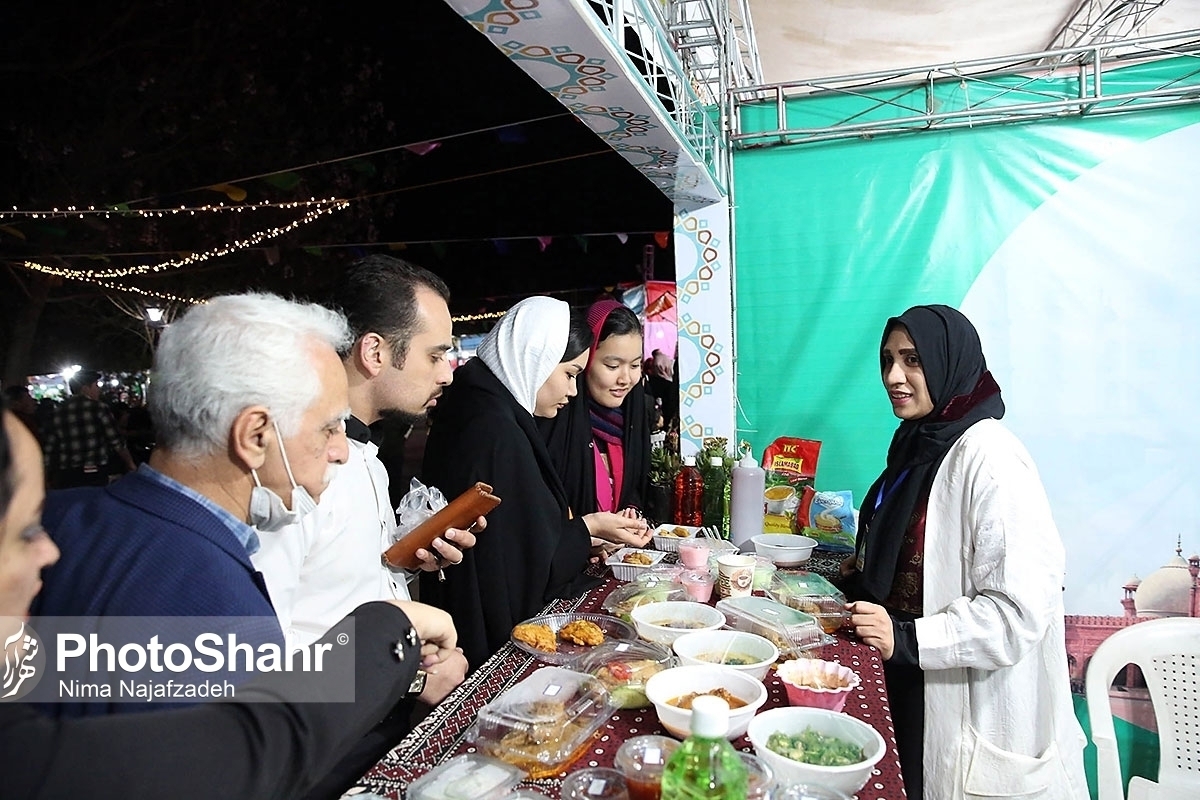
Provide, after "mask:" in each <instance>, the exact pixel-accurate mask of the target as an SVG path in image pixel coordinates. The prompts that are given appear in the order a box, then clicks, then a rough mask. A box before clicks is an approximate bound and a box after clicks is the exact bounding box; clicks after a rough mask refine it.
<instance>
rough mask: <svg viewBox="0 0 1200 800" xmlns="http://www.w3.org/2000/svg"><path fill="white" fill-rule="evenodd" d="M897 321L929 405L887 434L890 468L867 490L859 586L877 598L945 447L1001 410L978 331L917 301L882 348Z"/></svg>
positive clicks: (888, 587) (888, 583) (888, 584)
mask: <svg viewBox="0 0 1200 800" xmlns="http://www.w3.org/2000/svg"><path fill="white" fill-rule="evenodd" d="M897 326H903V327H904V328H906V329H907V330H908V335H909V337H910V338H911V339H912V340H913V344H915V345H916V348H917V354H918V355H919V356H920V358H921V367H922V369H923V371H924V373H925V384H926V386H927V387H928V389H929V395H930V398H931V399H932V400H933V411H932V412H931V413H929V414H928V415H926V416H925V417H922V418H921V419H919V420H904V421H903V422H901V423H900V427H898V428H897V429H896V432H895V434H893V435H892V443H891V446H889V447H888V455H887V467H886V468H885V469H884V471H883V474H881V475H880V476H879V477H878V478H877V479H876V480H875V483H873V484H872V485H871V488H870V489H869V490H868V491H867V496H866V498H865V499H864V500H863V503H862V509H861V511H860V513H859V534H858V551H859V553H860V555H861V560H862V562H863V569H862V573H861V574H860V575H859V576H858V579H857V580H858V589H859V591H860V593H862V594H864V595H865V596H866V597H867V598H869V599H872V600H875V601H876V602H881V601H882V600H883V599H884V598H886V597H887V596H888V595H890V594H891V592H892V580H893V578H894V577H895V574H896V562H897V559H898V558H899V555H900V546H901V544H902V542H903V540H904V533H905V531H906V530H907V529H908V526H909V522H910V518H911V517H912V515H913V511H914V509H915V508H916V507H917V505H918V503H919V502H920V501H921V500H922V498H924V497H927V496H928V493H929V488H930V486H931V485H932V484H933V478H934V476H935V475H936V474H937V470H938V467H939V466H940V465H941V463H942V459H943V458H945V457H946V453H947V452H948V451H949V450H950V448H951V447H952V446H953V445H954V443H955V442H957V441H958V438H959V437H960V436H962V435H963V433H964V432H965V431H966V430H967V429H968V428H970V427H971V426H972V425H974V424H975V423H976V422H979V421H980V420H982V419H988V418H992V419H1000V418H1002V417H1003V416H1004V401H1003V400H1001V399H1000V387H999V386H998V385H997V384H996V381H995V380H994V379H993V378H992V374H991V373H990V372H988V371H987V363H986V362H985V361H984V358H983V348H982V347H981V345H980V343H979V333H978V332H977V331H976V330H975V326H974V325H972V324H971V321H970V320H968V319H967V318H966V317H964V316H963V315H962V314H961V313H960V312H958V311H957V310H955V309H953V308H951V307H949V306H941V305H934V306H915V307H913V308H910V309H909V310H908V311H905V312H904V313H903V314H901V315H900V316H898V317H892V318H891V319H889V320H888V322H887V326H886V327H885V328H884V329H883V339H882V341H881V342H880V352H882V350H883V345H884V344H886V342H887V338H888V335H889V334H891V332H892V330H893V329H895V328H896V327H897Z"/></svg>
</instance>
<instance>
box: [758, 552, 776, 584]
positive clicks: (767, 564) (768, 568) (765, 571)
mask: <svg viewBox="0 0 1200 800" xmlns="http://www.w3.org/2000/svg"><path fill="white" fill-rule="evenodd" d="M778 571H779V568H778V567H776V566H775V562H774V561H772V560H771V559H769V558H767V557H766V556H755V557H754V591H756V592H757V591H766V590H767V589H769V588H770V586H771V581H772V579H773V578H774V577H775V573H776V572H778Z"/></svg>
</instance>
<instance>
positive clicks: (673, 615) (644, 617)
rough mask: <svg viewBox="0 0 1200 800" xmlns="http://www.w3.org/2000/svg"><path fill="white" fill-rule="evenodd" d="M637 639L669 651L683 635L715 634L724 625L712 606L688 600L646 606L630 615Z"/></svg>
mask: <svg viewBox="0 0 1200 800" xmlns="http://www.w3.org/2000/svg"><path fill="white" fill-rule="evenodd" d="M629 616H630V617H632V618H633V624H634V627H636V628H637V632H638V636H640V637H642V638H643V639H645V640H646V641H650V642H657V643H658V644H665V645H666V646H667V647H670V646H671V645H672V644H674V642H675V640H676V639H678V638H679V637H680V636H682V635H683V634H685V633H692V632H693V631H715V630H716V629H717V628H720V627H721V626H722V625H724V624H725V615H724V614H722V613H721V612H720V611H717V610H716V609H715V608H713V607H712V606H708V605H705V604H704V603H696V602H693V601H691V600H667V601H665V602H662V603H645V604H643V605H640V606H638V607H637V608H635V609H633V610H632V611H630V612H629Z"/></svg>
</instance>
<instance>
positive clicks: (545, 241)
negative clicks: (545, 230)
mask: <svg viewBox="0 0 1200 800" xmlns="http://www.w3.org/2000/svg"><path fill="white" fill-rule="evenodd" d="M553 241H554V237H553V236H539V237H537V243H538V248H539V249H540V250H541V251H542V252H543V253H544V252H546V248H547V247H549V246H550V243H551V242H553Z"/></svg>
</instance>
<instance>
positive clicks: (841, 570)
mask: <svg viewBox="0 0 1200 800" xmlns="http://www.w3.org/2000/svg"><path fill="white" fill-rule="evenodd" d="M857 567H858V555H857V554H855V553H851V554H850V555H848V556H846V558H845V559H844V560H843V561H842V563H841V564H838V574H839V575H841V576H842V577H843V578H849V577H850V576H851V575H853V574H854V573H855V572H857V571H858V568H857Z"/></svg>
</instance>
